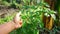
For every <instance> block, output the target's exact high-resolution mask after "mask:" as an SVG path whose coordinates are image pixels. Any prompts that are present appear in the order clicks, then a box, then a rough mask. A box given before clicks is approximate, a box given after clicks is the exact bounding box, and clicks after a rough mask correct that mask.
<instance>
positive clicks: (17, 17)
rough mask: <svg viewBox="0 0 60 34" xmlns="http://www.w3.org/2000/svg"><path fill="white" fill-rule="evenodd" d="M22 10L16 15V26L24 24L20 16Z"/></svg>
mask: <svg viewBox="0 0 60 34" xmlns="http://www.w3.org/2000/svg"><path fill="white" fill-rule="evenodd" d="M20 15H21V12H19V13H17V14H16V16H15V17H14V20H13V21H14V23H15V28H20V27H21V26H22V20H21V18H20Z"/></svg>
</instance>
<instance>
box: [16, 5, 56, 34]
mask: <svg viewBox="0 0 60 34" xmlns="http://www.w3.org/2000/svg"><path fill="white" fill-rule="evenodd" d="M46 6H47V5H44V4H42V5H27V6H23V9H21V10H20V12H21V19H22V20H23V26H22V27H21V28H19V29H17V30H16V31H17V34H39V29H38V28H44V23H43V19H42V18H43V17H42V16H43V15H45V16H46V17H49V16H52V17H53V16H54V17H55V15H54V14H55V12H54V11H53V10H51V9H49V8H47V7H46ZM53 19H55V18H53Z"/></svg>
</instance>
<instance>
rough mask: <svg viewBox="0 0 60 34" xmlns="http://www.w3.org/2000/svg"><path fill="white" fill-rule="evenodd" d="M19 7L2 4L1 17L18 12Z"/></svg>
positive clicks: (0, 7)
mask: <svg viewBox="0 0 60 34" xmlns="http://www.w3.org/2000/svg"><path fill="white" fill-rule="evenodd" d="M18 11H19V9H14V8H9V7H6V6H3V5H0V17H1V18H2V17H5V16H8V15H12V14H13V13H17V12H18Z"/></svg>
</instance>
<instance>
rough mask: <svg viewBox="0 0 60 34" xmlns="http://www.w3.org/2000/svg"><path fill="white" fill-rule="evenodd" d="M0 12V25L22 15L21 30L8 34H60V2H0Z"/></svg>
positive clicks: (9, 0) (44, 0) (10, 0)
mask: <svg viewBox="0 0 60 34" xmlns="http://www.w3.org/2000/svg"><path fill="white" fill-rule="evenodd" d="M12 8H13V9H12ZM11 9H12V10H11ZM15 9H16V10H17V11H16V10H15ZM0 10H1V11H0V24H3V23H5V22H8V21H11V20H13V17H14V16H15V14H16V13H17V12H21V13H22V14H21V18H22V20H23V26H22V28H19V29H16V30H14V31H12V32H11V33H10V34H60V16H59V15H60V0H0ZM2 10H4V11H5V12H4V11H2ZM14 10H15V11H14ZM6 11H7V12H6ZM13 11H14V12H13Z"/></svg>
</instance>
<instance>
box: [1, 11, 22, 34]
mask: <svg viewBox="0 0 60 34" xmlns="http://www.w3.org/2000/svg"><path fill="white" fill-rule="evenodd" d="M20 14H21V13H20V12H19V13H17V14H16V16H15V17H14V19H13V20H12V21H10V22H7V23H5V24H1V25H0V34H9V33H10V32H11V31H12V30H14V29H17V28H20V27H22V20H21V18H20Z"/></svg>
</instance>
